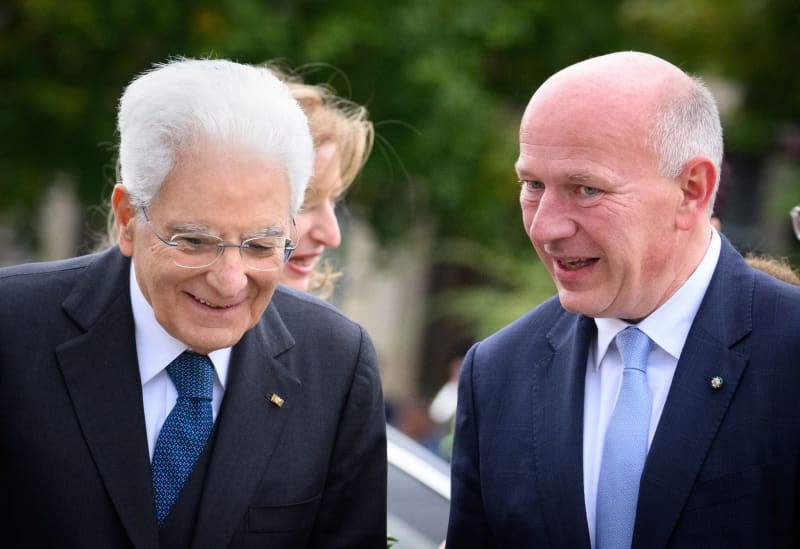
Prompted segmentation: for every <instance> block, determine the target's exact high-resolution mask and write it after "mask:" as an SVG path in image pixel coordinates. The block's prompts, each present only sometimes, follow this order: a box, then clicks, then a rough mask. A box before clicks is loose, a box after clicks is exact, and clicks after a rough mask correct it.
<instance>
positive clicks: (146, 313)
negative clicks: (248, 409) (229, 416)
mask: <svg viewBox="0 0 800 549" xmlns="http://www.w3.org/2000/svg"><path fill="white" fill-rule="evenodd" d="M130 288H131V307H132V309H133V322H134V324H135V326H136V354H137V356H138V359H139V375H140V376H141V378H142V401H143V404H144V420H145V425H146V427H147V446H148V449H149V450H150V460H151V461H152V460H153V452H154V451H155V447H156V439H157V438H158V433H160V432H161V426H162V425H163V424H164V421H165V420H166V419H167V416H168V415H169V413H170V411H172V408H173V406H175V402H176V401H177V400H178V390H177V389H176V388H175V384H174V383H172V380H171V379H170V378H169V374H167V366H169V363H170V362H172V361H173V360H174V359H175V358H177V357H178V355H180V354H181V353H182V352H183V351H185V350H186V349H187V348H188V347H187V346H186V344H185V343H181V342H180V341H178V340H177V339H175V338H174V337H172V336H171V335H169V334H168V333H167V332H166V331H165V330H164V328H163V327H162V326H161V324H159V323H158V321H157V320H156V317H155V313H153V308H152V307H151V306H150V304H149V303H148V302H147V299H145V297H144V295H143V294H142V290H141V289H140V288H139V283H138V282H137V281H136V273H135V270H134V268H133V261H131V274H130ZM230 356H231V348H230V347H227V348H225V349H219V350H217V351H213V352H211V353H209V355H208V357H209V358H210V359H211V362H212V363H213V364H214V373H215V375H214V395H213V399H212V401H211V409H212V413H213V416H214V420H216V419H217V413H218V412H219V407H220V404H221V403H222V396H223V395H224V393H225V382H226V380H227V379H228V362H229V360H230Z"/></svg>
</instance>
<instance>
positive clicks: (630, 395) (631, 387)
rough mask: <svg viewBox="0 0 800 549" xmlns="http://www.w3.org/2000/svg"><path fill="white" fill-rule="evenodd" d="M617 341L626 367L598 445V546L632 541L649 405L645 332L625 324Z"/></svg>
mask: <svg viewBox="0 0 800 549" xmlns="http://www.w3.org/2000/svg"><path fill="white" fill-rule="evenodd" d="M616 342H617V348H618V349H619V352H620V355H622V363H623V364H624V366H625V367H624V369H623V370H622V386H621V387H620V390H619V396H618V397H617V404H616V406H615V407H614V412H613V413H612V414H611V420H610V421H609V423H608V430H607V431H606V439H605V444H604V445H603V458H602V459H603V461H602V462H601V465H600V479H599V482H598V485H597V521H596V523H595V524H596V536H595V537H596V543H595V545H596V547H597V549H623V548H624V549H628V548H630V546H631V540H632V539H633V526H634V522H635V520H636V505H637V502H638V499H639V481H640V479H641V477H642V470H643V469H644V462H645V459H646V458H647V439H648V435H649V432H650V412H651V409H652V407H653V397H652V395H651V394H650V387H649V386H648V385H647V356H648V354H649V353H650V338H649V337H647V335H646V334H645V333H644V332H641V331H640V330H639V329H638V328H634V327H632V326H630V327H628V328H626V329H624V330H623V331H621V332H620V333H618V334H617V337H616Z"/></svg>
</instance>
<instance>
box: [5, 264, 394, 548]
mask: <svg viewBox="0 0 800 549" xmlns="http://www.w3.org/2000/svg"><path fill="white" fill-rule="evenodd" d="M129 269H130V260H129V259H128V258H125V257H123V256H122V254H121V253H120V252H119V250H118V249H117V248H112V249H110V250H108V251H106V252H103V253H101V254H96V255H91V256H86V257H81V258H75V259H70V260H66V261H60V262H54V263H42V264H32V265H23V266H18V267H12V268H7V269H0V304H1V305H0V478H2V480H1V481H0V490H1V492H0V493H2V494H3V498H4V500H5V502H6V511H4V512H2V513H0V539H2V540H3V542H4V543H5V544H9V543H10V545H7V546H11V547H76V548H78V547H81V548H90V547H92V548H94V547H97V548H101V547H102V548H104V549H115V548H123V547H125V548H134V547H136V548H140V549H153V548H156V547H158V546H159V530H158V528H157V526H156V519H155V511H154V504H153V492H152V481H151V475H150V459H149V455H148V450H147V439H146V432H145V422H144V410H143V404H142V391H141V379H140V376H139V367H138V362H137V358H136V346H135V341H134V337H135V336H134V323H133V315H132V312H131V304H130V295H129V280H128V279H129ZM273 393H274V394H277V395H279V396H280V397H282V398H283V399H284V404H283V406H282V407H278V406H276V405H274V404H273V403H271V402H270V400H269V399H270V396H271V395H272V394H273ZM385 436H386V435H385V423H384V409H383V402H382V397H381V388H380V380H379V375H378V369H377V365H376V356H375V351H374V348H373V346H372V343H371V342H370V339H369V337H368V336H367V334H366V333H365V332H364V330H363V329H362V328H361V327H360V326H358V325H357V324H356V323H354V322H352V321H350V320H348V319H347V318H346V317H344V315H342V314H341V313H340V312H338V311H337V310H336V309H334V308H333V307H331V306H329V305H327V304H325V303H323V302H322V301H320V300H317V299H314V298H312V297H310V296H308V295H306V294H301V293H299V292H295V291H293V290H289V289H287V288H283V287H279V288H278V289H277V290H276V292H275V294H274V296H273V299H272V301H271V303H270V305H269V307H268V308H267V310H266V312H265V313H264V315H263V318H262V319H261V321H260V322H259V323H258V324H257V325H256V326H255V327H254V328H252V329H251V330H249V331H248V332H247V333H246V334H245V335H244V337H243V338H242V339H241V340H240V341H239V343H237V344H236V345H235V346H234V348H233V352H232V354H231V362H230V368H229V378H228V382H227V386H226V391H225V397H224V399H223V402H222V407H221V409H220V412H219V415H218V417H217V420H216V423H215V429H214V434H213V436H212V439H211V440H212V443H211V444H210V446H209V447H208V448H207V450H206V453H205V454H204V458H202V459H201V460H202V461H204V471H203V472H204V473H205V475H204V477H203V478H202V482H200V483H195V486H194V488H193V489H194V490H195V494H194V496H195V497H196V498H197V500H196V501H191V502H183V493H182V494H181V499H179V500H178V502H177V503H176V506H175V508H173V513H172V514H171V515H170V518H168V519H167V522H168V523H169V522H170V520H171V518H172V517H173V515H176V516H177V517H178V518H177V519H176V520H177V521H184V520H185V522H183V523H178V524H173V525H172V529H173V531H172V534H173V535H170V536H166V537H163V536H162V547H165V546H169V547H173V546H181V547H192V548H196V549H201V548H207V549H219V548H223V547H232V548H240V547H242V548H243V547H282V548H296V547H326V548H327V547H343V548H344V547H375V548H378V547H385V546H386V438H385ZM193 475H195V473H193ZM190 480H191V478H190ZM184 492H186V490H184ZM182 505H184V506H185V507H186V508H185V509H181V506H182ZM176 509H178V511H176ZM164 539H177V540H179V541H176V542H174V543H173V542H170V543H166V542H164V541H163V540H164Z"/></svg>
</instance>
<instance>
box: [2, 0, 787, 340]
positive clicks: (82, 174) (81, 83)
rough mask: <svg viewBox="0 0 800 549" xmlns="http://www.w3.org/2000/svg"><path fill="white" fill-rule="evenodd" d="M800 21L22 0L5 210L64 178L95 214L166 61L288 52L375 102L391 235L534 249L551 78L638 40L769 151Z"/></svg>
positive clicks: (635, 0)
mask: <svg viewBox="0 0 800 549" xmlns="http://www.w3.org/2000/svg"><path fill="white" fill-rule="evenodd" d="M798 23H800V10H798V9H797V2H796V0H766V1H762V2H753V1H752V0H663V1H661V2H652V1H651V0H595V1H593V2H576V1H570V0H565V1H559V2H555V1H548V0H535V1H531V0H505V1H503V0H471V1H470V2H464V1H463V0H437V1H433V2H432V1H430V0H399V1H397V2H393V3H388V4H387V3H384V2H375V1H373V0H337V1H335V2H334V1H331V0H291V1H290V0H279V1H278V0H276V1H265V0H213V1H212V0H197V1H187V0H174V1H171V2H161V1H156V0H113V1H108V0H6V1H5V2H3V3H2V4H0V90H2V92H1V93H0V134H2V135H3V139H2V144H1V145H0V196H2V202H1V203H0V208H1V209H2V210H3V211H4V212H3V213H5V214H6V215H8V216H9V217H10V218H14V219H19V220H21V223H22V222H25V220H29V219H30V217H31V216H30V215H29V213H30V212H31V211H33V209H34V208H35V206H36V205H37V203H38V201H39V200H40V198H41V196H42V194H43V192H44V189H45V188H46V187H47V185H48V184H49V183H50V182H51V181H52V180H53V179H54V178H55V177H56V176H57V175H60V174H65V175H67V176H68V177H70V178H71V179H72V180H73V181H75V182H76V184H77V187H78V190H79V193H80V197H81V199H82V200H83V201H84V202H85V203H86V204H96V203H98V202H101V201H103V200H104V199H105V198H106V197H107V196H108V192H109V189H110V185H111V182H112V180H113V162H114V142H115V140H116V135H115V128H114V117H115V108H116V103H117V100H118V97H119V95H120V93H121V91H122V90H123V88H124V86H125V85H126V84H127V83H128V82H129V81H130V80H131V78H132V77H133V76H134V75H135V74H137V73H139V72H141V71H143V70H146V69H147V68H149V67H150V66H151V65H152V64H153V63H155V62H159V61H163V60H165V59H167V58H169V57H171V56H176V55H186V56H211V57H228V58H232V59H236V60H239V61H243V62H253V63H258V62H262V61H265V60H268V59H281V60H283V61H284V62H285V63H286V64H287V65H289V66H291V67H298V66H309V67H311V66H312V65H313V69H312V68H308V69H307V70H306V77H307V79H309V80H311V81H316V82H320V81H325V82H329V83H331V84H332V85H333V86H334V87H335V88H337V90H338V91H339V92H340V93H342V94H344V95H346V96H350V98H351V99H353V100H355V101H357V102H360V103H364V104H366V105H367V106H368V108H369V110H370V112H371V115H372V119H373V120H374V121H376V123H377V128H378V144H377V147H376V150H375V153H374V154H373V156H372V159H371V160H370V162H369V163H368V165H367V167H366V169H365V171H364V173H363V175H362V177H361V178H360V181H359V182H358V183H357V184H356V185H355V186H354V187H353V189H352V191H351V193H350V196H349V198H348V200H349V202H350V204H351V206H352V207H353V208H354V209H356V210H358V211H359V212H361V213H362V214H363V215H364V216H365V217H366V218H367V219H368V220H369V222H370V224H371V225H372V227H373V228H374V229H375V231H376V232H377V234H378V235H379V237H380V238H381V239H382V240H383V241H384V242H387V241H390V240H392V239H403V238H406V237H408V236H409V235H410V234H411V233H410V232H409V228H410V227H412V226H413V225H414V224H415V222H418V221H421V222H424V223H426V224H430V225H431V226H433V227H435V228H436V234H435V238H436V240H437V241H440V242H443V241H445V240H448V239H453V238H463V239H468V240H471V241H473V242H475V243H477V244H480V245H483V246H487V247H491V248H492V249H498V250H501V251H503V252H504V253H508V250H522V249H528V248H527V246H529V244H528V243H527V239H526V237H525V234H524V231H523V230H522V228H521V221H520V214H519V206H518V203H517V192H518V186H517V184H516V183H515V179H516V178H515V174H514V169H513V166H514V161H515V159H516V156H517V138H516V134H517V128H518V123H519V117H520V115H521V113H522V111H523V109H524V107H525V104H526V102H527V100H528V98H529V97H530V95H531V93H532V92H533V90H534V89H535V88H536V87H537V86H538V85H539V84H540V83H541V82H542V81H543V80H544V79H545V78H546V77H547V76H548V75H549V74H551V73H552V72H554V71H555V70H557V69H559V68H561V67H563V66H565V65H567V64H569V63H572V62H575V61H577V60H580V59H583V58H586V57H590V56H593V55H599V54H603V53H606V52H608V51H612V50H618V49H641V50H645V51H650V52H652V53H655V54H657V55H662V56H664V57H666V58H668V59H670V60H672V61H673V62H675V63H676V64H678V65H680V66H681V67H683V68H685V69H687V70H689V71H693V72H698V73H703V74H704V75H708V76H711V77H715V78H719V79H723V80H727V81H733V82H736V83H738V85H739V86H740V87H741V91H742V104H741V106H740V108H739V110H738V111H737V112H736V113H735V115H733V116H732V117H731V118H730V119H729V120H726V132H727V136H728V144H729V147H731V148H735V149H738V150H740V151H744V152H755V153H760V152H763V151H765V150H767V149H768V148H770V147H771V146H772V145H773V143H774V141H775V135H776V132H777V131H778V129H779V128H780V127H781V126H782V125H783V124H785V123H786V122H787V121H794V122H795V123H796V121H797V120H798V119H799V118H800V72H798V71H796V70H793V66H792V65H791V63H792V62H793V60H795V59H798V58H800V41H798V40H797V37H796V35H797V32H796V31H797V28H798V26H799V25H798ZM497 243H502V245H501V246H499V247H498V244H497ZM525 257H526V258H527V256H525ZM527 261H528V260H527V259H526V261H525V262H524V263H526V264H528V263H527ZM522 263H523V261H520V264H522ZM530 264H535V262H533V261H531V262H530ZM520 267H521V269H520V271H519V272H520V273H522V272H525V268H524V267H522V265H520ZM491 276H496V274H493V275H491ZM535 278H536V277H534V276H531V277H529V278H525V279H524V281H508V288H515V289H518V290H520V291H524V292H527V291H534V292H536V291H537V288H538V286H536V287H534V288H527V287H526V286H525V281H527V282H530V281H532V280H534V279H535ZM501 279H502V277H500V278H498V280H501ZM487 292H488V290H487ZM528 295H529V296H538V295H539V294H528ZM532 298H533V299H538V297H532ZM465 299H466V298H465ZM470 299H471V300H472V301H464V302H463V303H464V304H463V307H466V308H469V309H471V310H473V311H477V310H479V309H482V308H484V305H483V303H497V302H498V300H500V299H501V296H498V295H490V294H485V295H483V296H482V297H480V296H478V295H475V296H472V298H470ZM480 300H483V301H480ZM520 301H521V300H519V299H517V300H514V299H513V298H512V299H511V300H510V303H509V304H508V306H507V307H506V305H505V304H504V306H503V307H502V309H503V310H512V309H513V305H514V304H515V303H518V302H520ZM494 309H495V310H499V309H501V307H494ZM485 322H486V325H487V326H488V325H494V324H496V322H499V319H498V320H497V321H495V320H492V319H490V318H489V317H488V315H487V318H486V320H485Z"/></svg>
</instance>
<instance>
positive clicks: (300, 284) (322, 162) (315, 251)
mask: <svg viewBox="0 0 800 549" xmlns="http://www.w3.org/2000/svg"><path fill="white" fill-rule="evenodd" d="M341 173H342V171H341V162H340V159H339V152H338V149H337V147H336V145H335V144H334V143H330V142H329V143H323V144H322V145H320V146H319V147H318V148H317V151H316V154H315V159H314V177H313V178H312V179H311V183H310V184H309V186H308V189H307V190H306V195H305V199H304V200H303V206H302V207H301V208H300V211H299V212H298V214H297V217H296V218H295V219H296V222H297V249H296V250H295V251H294V253H293V254H292V257H291V258H290V259H289V261H288V262H287V263H286V266H285V267H284V269H283V272H282V274H281V283H282V284H286V285H287V286H291V287H292V288H296V289H298V290H302V291H304V292H305V291H308V286H309V282H310V281H311V275H312V273H313V272H314V269H315V268H316V266H317V263H318V262H319V260H320V257H321V256H322V253H323V252H324V251H325V248H337V247H338V246H339V244H340V243H341V241H342V236H341V233H340V232H339V222H338V221H337V220H336V212H335V208H336V201H337V199H338V198H339V196H340V194H341V191H342V176H341Z"/></svg>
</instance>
